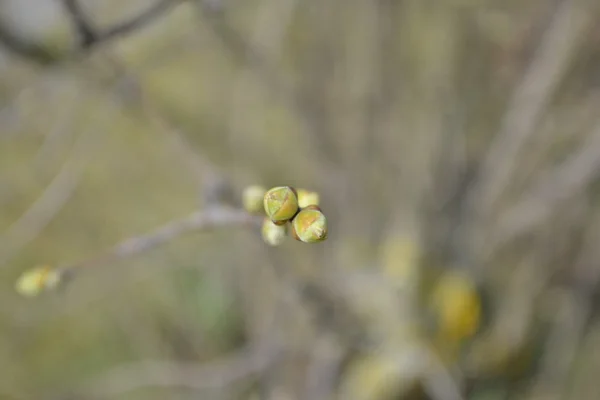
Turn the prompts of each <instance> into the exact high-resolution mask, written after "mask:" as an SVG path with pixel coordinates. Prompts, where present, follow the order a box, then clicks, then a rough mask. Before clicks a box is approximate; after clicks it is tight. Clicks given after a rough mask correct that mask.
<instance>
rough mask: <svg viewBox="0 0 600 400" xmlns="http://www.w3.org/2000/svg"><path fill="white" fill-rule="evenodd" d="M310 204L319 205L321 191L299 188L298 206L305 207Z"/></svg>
mask: <svg viewBox="0 0 600 400" xmlns="http://www.w3.org/2000/svg"><path fill="white" fill-rule="evenodd" d="M310 205H316V206H318V205H319V193H317V192H311V191H309V190H306V189H298V206H299V207H300V208H304V207H307V206H310Z"/></svg>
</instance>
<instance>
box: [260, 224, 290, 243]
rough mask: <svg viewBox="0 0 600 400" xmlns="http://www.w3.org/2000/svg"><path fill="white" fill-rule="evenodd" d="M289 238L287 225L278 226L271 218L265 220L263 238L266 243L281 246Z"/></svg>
mask: <svg viewBox="0 0 600 400" xmlns="http://www.w3.org/2000/svg"><path fill="white" fill-rule="evenodd" d="M286 236H287V225H285V224H284V225H277V224H275V223H273V221H271V220H270V219H269V218H265V220H264V221H263V225H262V237H263V240H264V241H265V243H267V244H268V245H271V246H279V245H280V244H282V243H283V241H284V240H285V237H286Z"/></svg>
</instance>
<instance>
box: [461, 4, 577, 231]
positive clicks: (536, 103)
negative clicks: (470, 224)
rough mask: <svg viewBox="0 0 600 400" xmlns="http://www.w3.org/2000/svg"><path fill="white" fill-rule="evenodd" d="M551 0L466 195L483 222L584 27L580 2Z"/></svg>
mask: <svg viewBox="0 0 600 400" xmlns="http://www.w3.org/2000/svg"><path fill="white" fill-rule="evenodd" d="M555 3H556V6H555V8H556V9H555V11H554V15H553V16H552V18H551V20H550V22H549V25H548V27H547V28H546V29H545V31H544V32H543V34H542V37H541V39H540V43H539V45H538V48H537V49H536V50H535V51H534V53H533V55H532V59H531V61H530V63H529V65H528V67H527V68H526V70H525V71H524V73H523V76H522V78H521V80H520V82H519V83H518V84H517V87H516V88H515V90H514V94H513V96H512V98H511V99H510V100H509V103H508V106H507V110H506V113H505V115H504V117H503V119H502V121H501V124H500V129H499V131H498V133H496V134H495V135H494V137H493V138H492V142H491V144H490V147H489V151H488V154H487V155H486V156H485V158H484V160H483V162H482V165H481V167H480V170H479V171H478V179H477V182H476V186H475V187H474V188H473V192H472V193H471V195H470V198H469V204H470V205H471V209H472V210H473V211H472V213H473V218H476V219H479V218H483V222H484V223H485V221H487V220H488V218H489V217H490V216H491V213H492V210H493V208H494V206H496V205H497V204H496V203H497V202H498V200H499V198H500V197H501V196H502V194H503V192H504V191H505V190H506V189H507V185H508V184H509V181H510V179H511V176H512V174H513V172H514V169H515V168H516V167H517V157H518V156H519V155H520V154H521V152H522V151H523V147H524V146H525V145H526V144H527V142H528V140H529V139H530V138H531V137H532V136H533V135H534V134H535V132H536V125H537V123H538V121H539V118H540V116H541V115H542V113H543V112H544V110H545V109H546V108H547V106H548V104H549V102H550V99H551V96H552V94H553V92H554V90H555V88H556V86H557V85H558V84H559V83H560V82H561V80H562V78H563V75H564V72H565V70H566V68H567V67H568V65H569V63H570V62H571V60H572V58H573V54H574V52H575V50H576V49H577V44H578V41H579V39H580V37H581V34H582V33H583V32H584V31H585V28H586V27H587V24H586V23H585V22H587V20H586V18H585V15H584V14H583V12H584V9H583V7H582V5H581V4H580V2H578V1H576V0H559V1H558V2H556V1H555ZM573 21H576V23H573ZM481 222H482V221H478V222H475V224H480V223H481ZM476 236H477V235H476ZM477 242H478V241H477Z"/></svg>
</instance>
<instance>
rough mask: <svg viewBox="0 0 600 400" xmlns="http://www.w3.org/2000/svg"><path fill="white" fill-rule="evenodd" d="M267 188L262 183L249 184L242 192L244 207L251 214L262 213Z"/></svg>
mask: <svg viewBox="0 0 600 400" xmlns="http://www.w3.org/2000/svg"><path fill="white" fill-rule="evenodd" d="M265 193H267V189H266V188H264V187H262V186H260V185H252V186H248V187H247V188H246V189H244V192H243V193H242V202H243V204H244V209H245V210H246V211H248V212H249V213H251V214H260V213H261V212H262V210H263V199H264V197H265Z"/></svg>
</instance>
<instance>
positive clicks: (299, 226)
mask: <svg viewBox="0 0 600 400" xmlns="http://www.w3.org/2000/svg"><path fill="white" fill-rule="evenodd" d="M292 236H293V237H294V238H295V239H296V240H300V241H302V242H304V243H317V242H322V241H323V240H325V239H327V218H325V215H324V214H323V213H322V212H321V210H320V209H319V207H317V206H314V205H313V206H309V207H307V208H304V209H303V210H301V211H300V212H299V213H298V215H296V217H294V219H293V220H292Z"/></svg>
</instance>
